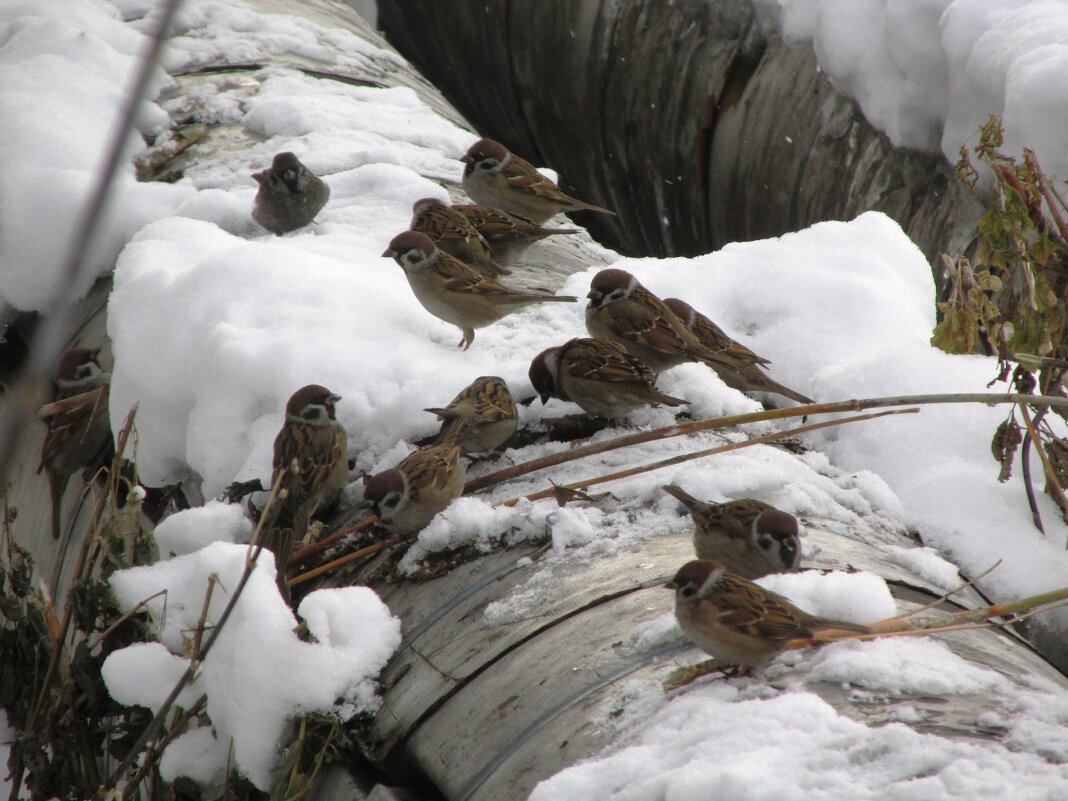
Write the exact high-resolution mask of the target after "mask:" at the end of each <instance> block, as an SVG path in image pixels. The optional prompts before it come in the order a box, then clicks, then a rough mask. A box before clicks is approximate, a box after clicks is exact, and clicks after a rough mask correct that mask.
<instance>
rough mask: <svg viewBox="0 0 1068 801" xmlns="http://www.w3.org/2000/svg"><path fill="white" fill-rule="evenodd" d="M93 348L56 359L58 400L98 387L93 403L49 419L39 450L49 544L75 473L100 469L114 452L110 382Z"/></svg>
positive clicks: (57, 529)
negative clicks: (48, 505) (48, 506)
mask: <svg viewBox="0 0 1068 801" xmlns="http://www.w3.org/2000/svg"><path fill="white" fill-rule="evenodd" d="M99 355H100V350H99V349H97V348H94V349H92V350H91V349H89V348H71V349H70V350H68V351H66V352H65V353H63V354H62V355H61V356H60V357H59V363H58V365H57V368H56V395H55V399H56V400H63V399H64V398H71V397H74V396H75V395H81V394H82V393H83V392H89V391H90V390H93V389H96V388H98V387H102V388H103V390H102V392H101V394H100V395H99V396H97V398H96V399H95V400H93V401H89V402H86V403H84V404H82V405H81V406H78V407H75V408H73V409H68V410H66V411H63V412H60V413H58V414H55V415H53V416H52V417H50V418H48V433H46V434H45V438H44V443H43V444H42V445H41V463H40V464H39V465H38V467H37V472H38V473H40V472H41V471H42V470H44V471H45V473H46V475H47V476H48V488H49V490H50V491H51V494H52V538H53V539H57V540H58V539H59V538H60V535H61V533H62V527H61V525H60V514H61V511H62V510H61V506H62V504H63V493H64V492H65V491H66V489H67V483H68V482H69V481H70V477H71V476H72V475H74V473H75V472H77V471H78V470H81V469H82V468H90V467H97V466H98V465H100V464H102V463H103V462H104V461H105V460H106V459H107V458H108V457H109V456H110V452H111V451H112V449H113V448H114V442H113V441H112V437H111V423H110V420H109V415H108V394H109V379H110V376H109V375H108V373H106V372H104V370H103V368H102V367H101V366H100V362H99V361H97V356H99Z"/></svg>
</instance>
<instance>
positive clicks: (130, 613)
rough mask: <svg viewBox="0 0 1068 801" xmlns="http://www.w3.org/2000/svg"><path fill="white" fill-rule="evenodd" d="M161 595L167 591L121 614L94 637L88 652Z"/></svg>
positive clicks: (157, 593)
mask: <svg viewBox="0 0 1068 801" xmlns="http://www.w3.org/2000/svg"><path fill="white" fill-rule="evenodd" d="M161 595H162V596H166V595H167V590H160V591H159V592H154V593H152V594H151V595H150V596H148V597H147V598H145V599H144V600H143V601H138V603H137V606H135V607H134V608H133V609H131V610H130V611H128V612H126V613H125V614H123V615H122V616H121V617H119V618H118V620H116V621H115V622H114V623H112V624H111V625H110V626H108V627H107V628H106V629H104V630H103V631H102V632H100V633H99V634H98V635H96V639H94V640H93V641H92V643H90V644H89V650H90V651H95V650H96V649H97V648H98V647H99V646H100V644H101V643H103V642H104V640H106V639H107V637H108V635H109V634H111V632H113V631H114V630H115V629H117V628H118V627H119V626H121V625H122V624H123V623H125V622H126V621H127V620H129V619H130V618H131V617H133V616H134V615H136V614H137V613H138V612H140V611H141V610H142V609H144V608H145V607H147V606H148V602H149V601H151V600H154V599H156V598H159V597H160V596H161Z"/></svg>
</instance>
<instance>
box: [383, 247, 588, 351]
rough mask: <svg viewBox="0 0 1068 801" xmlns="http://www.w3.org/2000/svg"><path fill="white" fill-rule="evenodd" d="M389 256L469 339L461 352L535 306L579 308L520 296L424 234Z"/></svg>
mask: <svg viewBox="0 0 1068 801" xmlns="http://www.w3.org/2000/svg"><path fill="white" fill-rule="evenodd" d="M382 255H383V256H392V257H393V258H394V259H395V260H396V262H397V264H399V265H400V266H401V269H403V270H404V274H405V276H407V278H408V284H409V285H410V286H411V288H412V292H413V293H415V297H416V300H418V301H419V302H420V303H421V304H423V308H425V309H426V310H427V311H428V312H430V313H431V314H433V315H434V316H435V317H437V318H439V319H441V320H444V321H445V322H447V323H452V324H453V325H455V326H458V327H459V329H460V331H461V332H462V333H463V337H462V338H461V339H460V343H459V346H458V347H463V349H464V350H467V349H468V348H469V347H471V343H472V342H474V341H475V329H476V328H484V327H485V326H487V325H489V324H490V323H495V322H497V321H498V320H499V319H501V318H502V317H504V316H505V315H507V314H511V313H512V312H514V311H518V310H519V309H521V308H523V307H524V306H529V305H530V304H531V303H541V302H543V301H554V302H557V303H573V302H575V301H576V300H578V298H575V297H571V296H570V295H542V294H535V293H533V292H516V291H515V290H512V289H509V288H508V287H506V286H503V285H502V284H499V283H497V282H496V281H494V280H493V279H492V278H485V277H484V276H482V275H479V273H478V271H477V270H475V268H474V267H470V266H468V265H467V264H464V263H463V262H462V261H460V260H459V259H456V258H454V257H452V256H450V255H449V254H448V253H442V252H441V251H440V250H438V248H437V247H436V246H435V245H434V243H433V241H432V240H431V239H430V238H429V237H428V236H427V235H426V234H421V233H419V232H418V231H405V232H404V233H402V234H398V235H397V236H395V237H393V241H392V242H390V243H389V248H388V249H387V250H386V252H385V253H383V254H382Z"/></svg>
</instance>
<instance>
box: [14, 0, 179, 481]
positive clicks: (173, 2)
mask: <svg viewBox="0 0 1068 801" xmlns="http://www.w3.org/2000/svg"><path fill="white" fill-rule="evenodd" d="M181 2H182V0H162V12H161V13H160V15H159V21H158V23H157V25H156V27H155V29H154V30H153V31H152V33H151V34H150V36H149V42H148V46H147V47H146V48H145V52H144V53H143V54H142V55H141V61H140V63H139V64H138V66H137V71H136V73H135V74H134V82H133V85H132V86H131V88H130V90H129V92H127V94H126V99H125V105H124V106H123V107H122V110H121V113H120V115H119V117H118V122H117V124H116V126H115V129H114V131H112V134H111V144H110V146H109V148H108V152H107V158H106V159H105V161H104V164H103V167H102V168H101V170H100V172H99V173H98V174H97V178H96V182H95V183H94V185H93V190H92V192H91V193H90V195H89V197H88V199H87V201H86V206H85V210H84V211H83V213H82V215H81V218H80V220H79V223H78V226H77V228H76V229H75V233H74V236H72V237H71V245H70V251H69V253H68V254H67V258H66V260H65V261H64V269H63V271H62V272H61V273H60V286H59V288H58V289H57V290H56V292H55V293H54V296H53V298H52V300H51V301H50V302H49V304H48V305H47V307H46V308H45V310H44V313H43V314H42V322H41V325H40V326H39V327H38V329H37V333H36V335H35V336H34V339H33V344H32V346H31V348H30V355H29V358H28V360H27V362H26V364H25V366H24V367H23V368H22V370H21V372H20V373H19V375H18V376H17V377H16V378H15V380H14V381H13V385H12V386H13V390H14V391H12V392H9V393H8V402H7V403H5V404H4V409H3V413H2V416H0V476H4V475H6V474H7V471H8V468H9V467H10V464H11V459H12V458H13V456H14V454H15V448H16V446H17V445H18V442H19V439H20V438H21V436H22V434H23V432H24V431H25V430H26V427H27V423H28V422H29V421H30V420H31V419H32V418H34V417H35V416H36V414H37V408H38V407H39V406H40V405H41V402H42V401H43V398H44V394H45V393H44V387H45V386H46V381H47V379H48V378H49V377H51V375H52V374H53V372H54V371H55V365H56V360H57V359H58V358H59V353H60V350H61V348H62V346H63V342H64V337H65V336H66V331H67V321H68V320H69V318H70V310H71V306H73V304H74V303H75V301H77V300H78V296H77V295H78V292H77V287H78V277H79V276H80V275H81V273H82V272H83V270H84V269H85V262H86V260H87V255H88V254H89V253H91V252H92V248H93V244H94V241H95V238H96V236H97V234H98V233H99V228H100V218H101V216H102V214H103V212H104V209H105V208H106V206H107V203H108V198H109V196H110V195H111V190H112V186H113V184H114V181H115V174H116V173H117V172H118V169H119V165H120V164H121V163H122V161H123V154H124V152H125V151H126V143H127V142H128V141H129V137H130V133H131V131H132V129H133V127H134V125H133V124H134V120H135V119H136V118H137V114H138V111H139V109H140V106H141V103H142V102H143V100H144V97H145V94H146V93H147V90H148V85H149V81H150V80H151V78H152V73H153V72H154V71H155V69H156V66H157V64H158V63H159V58H160V53H161V52H162V50H163V45H164V42H165V41H166V39H167V30H168V29H169V28H170V27H171V23H172V22H173V20H174V16H175V14H176V13H177V11H178V6H179V5H181Z"/></svg>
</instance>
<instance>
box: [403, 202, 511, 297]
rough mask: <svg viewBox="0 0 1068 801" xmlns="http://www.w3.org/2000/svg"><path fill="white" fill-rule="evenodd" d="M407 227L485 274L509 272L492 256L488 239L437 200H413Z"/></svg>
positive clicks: (508, 273)
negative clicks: (410, 220)
mask: <svg viewBox="0 0 1068 801" xmlns="http://www.w3.org/2000/svg"><path fill="white" fill-rule="evenodd" d="M409 227H410V228H411V230H413V231H419V232H420V233H422V234H426V235H427V236H429V237H430V238H431V239H432V240H434V244H435V245H437V246H438V250H441V251H443V252H445V253H448V254H449V255H450V256H455V257H456V258H458V259H459V260H460V261H462V262H465V263H466V264H470V265H471V266H472V267H474V268H475V269H476V270H478V271H479V272H480V273H482V275H484V276H486V277H487V278H497V277H498V276H501V275H511V274H512V271H511V270H508V269H505V268H504V267H502V266H501V265H500V264H498V263H497V262H496V261H494V260H493V254H492V253H491V252H490V246H489V243H488V242H487V241H486V240H485V239H484V238H483V236H482V234H480V233H479V232H478V229H477V228H476V227H475V226H474V224H473V223H472V222H471V221H470V220H468V219H467V217H465V216H464V215H463V214H461V213H460V212H458V211H456V210H455V209H453V208H452V207H450V206H446V205H445V204H444V203H442V202H441V201H440V200H436V199H434V198H432V197H425V198H423V199H422V200H417V201H415V205H414V206H412V224H411V225H410V226H409Z"/></svg>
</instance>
